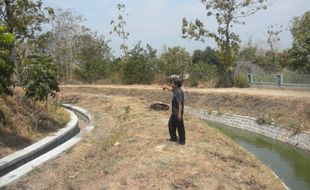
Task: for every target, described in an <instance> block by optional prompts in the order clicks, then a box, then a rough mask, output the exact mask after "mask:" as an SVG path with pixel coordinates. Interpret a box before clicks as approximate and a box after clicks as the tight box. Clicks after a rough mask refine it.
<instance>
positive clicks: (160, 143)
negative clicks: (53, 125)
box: [7, 88, 284, 190]
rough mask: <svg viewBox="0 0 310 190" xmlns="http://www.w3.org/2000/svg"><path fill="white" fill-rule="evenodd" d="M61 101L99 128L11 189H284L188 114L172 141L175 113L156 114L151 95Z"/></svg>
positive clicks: (88, 95)
mask: <svg viewBox="0 0 310 190" xmlns="http://www.w3.org/2000/svg"><path fill="white" fill-rule="evenodd" d="M165 95H166V96H167V94H165ZM61 97H62V98H63V99H64V100H65V101H67V102H68V101H70V100H75V101H76V104H77V105H79V106H81V107H83V108H85V109H87V110H89V111H90V113H91V114H92V117H93V122H94V124H95V126H96V127H95V129H94V130H93V131H92V132H91V133H90V134H89V135H88V136H87V137H86V138H85V139H83V141H82V142H81V143H79V144H78V145H77V146H75V147H74V148H73V149H72V150H70V151H68V152H67V153H65V154H64V155H63V156H61V157H59V158H57V159H55V160H54V161H51V162H48V163H46V164H45V165H44V166H42V167H39V168H37V169H35V170H33V171H32V172H31V173H30V174H29V175H27V176H26V177H24V178H22V179H21V180H19V181H17V182H15V183H13V184H11V185H10V186H8V187H7V189H61V190H63V189H211V190H212V189H284V187H283V186H282V184H281V182H280V181H279V180H278V179H277V178H275V177H274V176H273V174H272V171H271V170H270V169H269V168H268V167H267V166H265V165H263V164H262V163H260V162H259V161H258V160H257V159H256V158H255V156H253V155H252V154H249V153H247V152H246V151H245V150H244V149H242V148H240V147H239V146H238V145H236V144H235V143H234V142H233V141H232V140H230V139H228V138H227V137H225V136H224V135H222V134H221V133H220V132H218V131H217V130H215V129H213V128H210V127H207V124H206V123H204V122H202V121H200V120H198V119H196V118H193V117H190V116H188V115H185V126H186V135H187V144H186V145H185V146H180V145H177V144H175V143H172V142H168V141H166V138H167V137H168V129H167V122H168V117H169V114H170V113H169V111H153V110H151V109H150V107H149V105H150V104H151V103H153V101H150V100H148V99H147V98H145V97H140V98H139V97H128V96H106V95H104V94H102V93H99V92H98V93H95V92H93V90H89V89H88V90H85V89H83V88H82V89H79V91H76V90H72V91H71V92H70V90H66V92H64V93H63V94H62V95H61ZM72 97H74V98H72ZM153 97H154V95H153Z"/></svg>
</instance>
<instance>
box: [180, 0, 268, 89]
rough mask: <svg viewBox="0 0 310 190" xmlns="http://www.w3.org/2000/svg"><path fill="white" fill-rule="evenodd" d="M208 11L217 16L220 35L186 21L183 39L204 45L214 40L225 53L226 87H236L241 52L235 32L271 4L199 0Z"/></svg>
mask: <svg viewBox="0 0 310 190" xmlns="http://www.w3.org/2000/svg"><path fill="white" fill-rule="evenodd" d="M200 1H201V2H202V3H203V5H204V6H205V8H206V11H207V16H215V18H216V21H217V23H218V29H217V32H211V31H209V30H208V28H207V27H205V25H204V24H203V22H202V21H200V20H199V19H196V20H195V22H190V23H188V21H187V20H186V18H183V27H182V33H183V37H184V38H191V39H195V40H200V41H202V42H204V39H205V38H213V39H214V40H215V41H216V43H217V45H218V46H219V48H220V49H221V53H222V56H221V58H222V62H223V63H224V64H225V65H223V69H224V72H225V73H226V74H227V77H228V80H227V84H226V85H227V86H232V85H233V84H234V78H233V77H234V75H233V73H234V68H235V60H236V55H237V53H238V49H239V43H240V39H239V35H238V34H236V33H234V32H232V27H233V26H234V25H236V24H244V22H243V21H242V18H244V17H248V16H250V15H252V14H254V13H256V12H257V11H259V10H261V9H266V8H267V4H266V3H267V1H268V0H200Z"/></svg>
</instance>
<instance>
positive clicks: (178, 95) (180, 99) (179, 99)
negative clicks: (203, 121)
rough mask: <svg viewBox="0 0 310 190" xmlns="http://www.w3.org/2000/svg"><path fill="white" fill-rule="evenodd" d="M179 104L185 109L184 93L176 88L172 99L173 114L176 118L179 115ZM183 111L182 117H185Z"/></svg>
mask: <svg viewBox="0 0 310 190" xmlns="http://www.w3.org/2000/svg"><path fill="white" fill-rule="evenodd" d="M179 103H180V104H181V105H182V107H183V108H184V93H183V90H182V89H181V88H178V87H176V88H175V89H174V90H173V98H172V114H173V115H175V116H178V113H179V109H180V108H179ZM183 110H184V109H182V113H181V114H182V116H183Z"/></svg>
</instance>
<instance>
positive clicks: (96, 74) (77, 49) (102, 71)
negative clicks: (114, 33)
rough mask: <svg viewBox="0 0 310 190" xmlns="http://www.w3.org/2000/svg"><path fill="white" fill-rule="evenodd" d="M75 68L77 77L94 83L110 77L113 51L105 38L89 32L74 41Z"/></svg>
mask: <svg viewBox="0 0 310 190" xmlns="http://www.w3.org/2000/svg"><path fill="white" fill-rule="evenodd" d="M74 43H75V44H74V52H73V53H74V55H75V62H76V64H75V66H76V67H77V71H78V72H77V73H76V75H77V77H78V78H80V79H82V80H84V81H87V82H94V81H96V80H98V79H102V78H104V77H105V76H107V75H108V69H109V68H108V66H109V62H110V61H111V60H110V59H111V56H112V55H111V49H110V47H109V46H108V44H107V42H106V41H105V39H104V37H103V36H98V35H97V34H96V33H92V32H87V33H85V34H83V35H79V36H76V37H75V39H74Z"/></svg>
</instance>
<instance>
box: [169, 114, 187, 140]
mask: <svg viewBox="0 0 310 190" xmlns="http://www.w3.org/2000/svg"><path fill="white" fill-rule="evenodd" d="M168 126H169V134H170V140H172V141H177V135H176V130H178V134H179V143H180V144H185V128H184V122H183V118H182V119H181V120H179V119H178V116H176V115H173V114H171V116H170V119H169V123H168Z"/></svg>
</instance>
